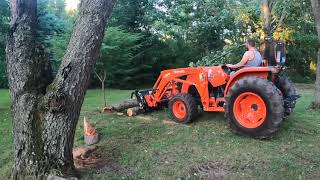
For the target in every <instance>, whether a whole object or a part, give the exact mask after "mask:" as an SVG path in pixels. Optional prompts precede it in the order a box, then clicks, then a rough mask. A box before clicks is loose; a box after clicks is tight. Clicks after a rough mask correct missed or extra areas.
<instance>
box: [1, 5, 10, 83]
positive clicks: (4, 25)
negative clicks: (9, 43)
mask: <svg viewBox="0 0 320 180" xmlns="http://www.w3.org/2000/svg"><path fill="white" fill-rule="evenodd" d="M8 28H9V5H8V1H6V0H3V1H0V87H2V88H6V87H8V84H7V83H8V82H7V75H6V61H5V59H6V58H5V47H6V43H5V42H6V34H7V31H8Z"/></svg>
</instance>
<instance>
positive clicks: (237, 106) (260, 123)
mask: <svg viewBox="0 0 320 180" xmlns="http://www.w3.org/2000/svg"><path fill="white" fill-rule="evenodd" d="M225 110H226V117H227V119H228V122H229V124H230V127H231V129H232V130H233V131H234V132H236V133H238V134H242V135H247V136H251V137H255V138H259V139H264V138H270V137H272V135H274V134H275V133H276V132H277V131H278V130H279V128H280V125H281V124H282V121H283V116H284V101H283V97H282V95H281V92H280V91H279V89H278V88H277V87H276V86H275V85H274V84H273V83H272V82H269V81H267V80H265V79H261V78H258V77H246V78H243V79H240V80H239V81H237V82H235V84H234V85H233V86H232V87H231V88H230V90H229V92H228V94H227V96H226V106H225Z"/></svg>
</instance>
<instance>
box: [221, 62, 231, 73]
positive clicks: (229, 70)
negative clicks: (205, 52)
mask: <svg viewBox="0 0 320 180" xmlns="http://www.w3.org/2000/svg"><path fill="white" fill-rule="evenodd" d="M221 68H222V70H223V72H224V73H226V74H230V73H231V72H232V69H231V68H229V67H228V66H227V65H225V64H224V65H222V66H221Z"/></svg>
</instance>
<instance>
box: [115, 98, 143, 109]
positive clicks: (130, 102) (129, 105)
mask: <svg viewBox="0 0 320 180" xmlns="http://www.w3.org/2000/svg"><path fill="white" fill-rule="evenodd" d="M137 106H139V103H138V101H137V100H136V99H129V100H126V101H123V102H121V103H119V104H116V105H113V106H112V109H113V110H114V111H117V112H122V111H124V110H126V109H128V108H133V107H137Z"/></svg>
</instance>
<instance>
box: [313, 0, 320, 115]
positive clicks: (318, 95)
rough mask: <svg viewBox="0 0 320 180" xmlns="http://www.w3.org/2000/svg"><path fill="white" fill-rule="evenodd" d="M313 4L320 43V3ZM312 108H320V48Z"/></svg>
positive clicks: (316, 0) (319, 50)
mask: <svg viewBox="0 0 320 180" xmlns="http://www.w3.org/2000/svg"><path fill="white" fill-rule="evenodd" d="M311 4H312V9H313V13H314V16H315V20H316V28H317V32H318V40H319V43H320V2H319V1H318V0H311ZM312 107H313V108H315V109H319V108H320V48H319V49H318V56H317V76H316V83H315V93H314V102H313V103H312Z"/></svg>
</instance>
